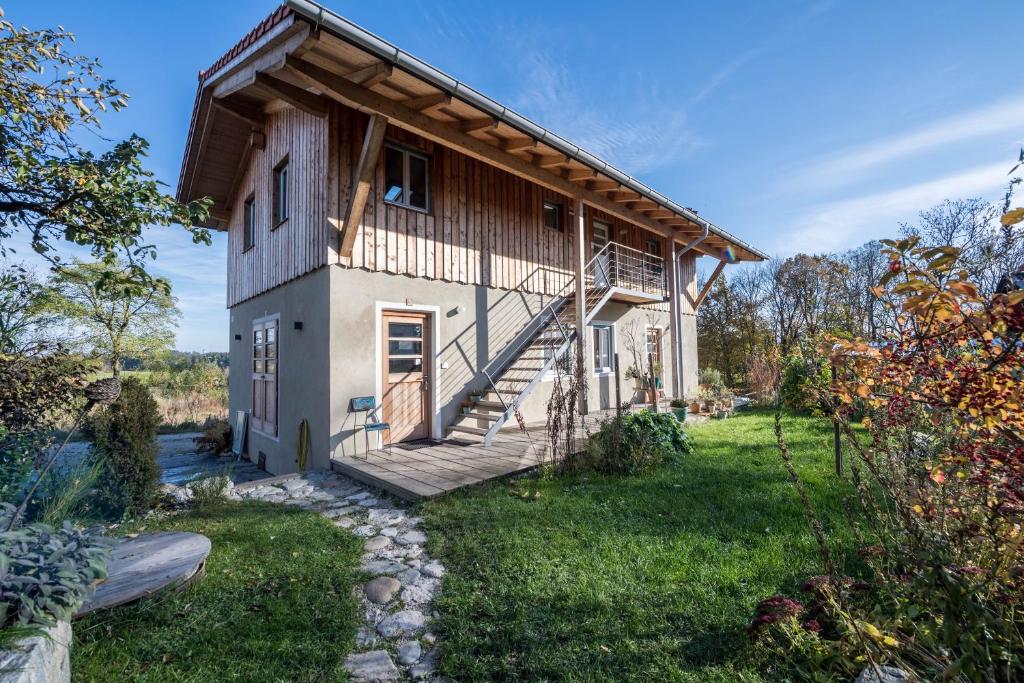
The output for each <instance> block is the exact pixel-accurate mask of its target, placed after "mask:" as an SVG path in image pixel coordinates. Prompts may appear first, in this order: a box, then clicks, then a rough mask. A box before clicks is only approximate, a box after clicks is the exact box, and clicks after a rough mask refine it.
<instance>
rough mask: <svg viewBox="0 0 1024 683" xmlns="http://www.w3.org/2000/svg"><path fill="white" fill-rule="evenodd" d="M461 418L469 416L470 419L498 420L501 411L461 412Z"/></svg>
mask: <svg viewBox="0 0 1024 683" xmlns="http://www.w3.org/2000/svg"><path fill="white" fill-rule="evenodd" d="M459 417H460V418H468V419H470V420H487V421H488V422H497V421H498V418H500V417H501V413H478V412H476V411H473V412H470V413H460V414H459Z"/></svg>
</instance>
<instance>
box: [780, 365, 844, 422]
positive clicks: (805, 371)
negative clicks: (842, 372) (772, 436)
mask: <svg viewBox="0 0 1024 683" xmlns="http://www.w3.org/2000/svg"><path fill="white" fill-rule="evenodd" d="M831 380H832V371H831V369H830V368H829V364H828V359H826V358H822V357H817V356H815V357H812V358H806V357H804V356H803V355H802V354H799V353H794V354H792V355H789V356H786V357H785V358H784V359H783V361H782V384H781V385H780V387H779V392H780V394H781V396H782V403H783V405H785V406H786V407H787V408H789V409H791V410H796V411H800V412H803V413H810V414H812V415H823V414H824V410H825V408H824V407H823V406H821V405H820V404H819V403H818V400H817V398H816V397H817V396H822V395H824V393H827V392H823V390H824V389H827V387H828V385H829V383H830V382H831Z"/></svg>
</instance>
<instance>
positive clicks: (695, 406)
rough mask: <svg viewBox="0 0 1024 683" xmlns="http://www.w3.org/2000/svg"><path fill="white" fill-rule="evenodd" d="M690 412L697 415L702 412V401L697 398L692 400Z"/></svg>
mask: <svg viewBox="0 0 1024 683" xmlns="http://www.w3.org/2000/svg"><path fill="white" fill-rule="evenodd" d="M690 412H691V413H693V414H694V415H696V414H697V413H699V412H700V400H699V399H697V398H691V399H690Z"/></svg>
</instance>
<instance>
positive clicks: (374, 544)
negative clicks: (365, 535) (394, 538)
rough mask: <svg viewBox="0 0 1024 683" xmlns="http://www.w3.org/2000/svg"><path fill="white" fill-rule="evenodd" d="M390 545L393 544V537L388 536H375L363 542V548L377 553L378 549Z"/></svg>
mask: <svg viewBox="0 0 1024 683" xmlns="http://www.w3.org/2000/svg"><path fill="white" fill-rule="evenodd" d="M389 545H391V539H390V538H388V537H387V536H374V537H373V538H371V539H370V540H368V541H367V542H366V543H364V544H363V549H364V550H365V551H366V552H368V553H375V552H377V551H378V550H384V548H387V547H388V546H389Z"/></svg>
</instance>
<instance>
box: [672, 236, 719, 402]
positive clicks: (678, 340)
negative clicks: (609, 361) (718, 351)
mask: <svg viewBox="0 0 1024 683" xmlns="http://www.w3.org/2000/svg"><path fill="white" fill-rule="evenodd" d="M701 222H702V223H703V224H704V232H703V233H702V234H701V235H698V236H697V237H696V238H695V239H694V240H693V241H692V242H690V243H689V244H687V245H686V246H685V247H683V249H682V251H679V252H678V253H676V255H675V258H673V259H672V268H673V273H674V277H673V278H672V280H673V282H675V285H676V291H675V292H673V293H672V297H673V299H674V304H675V305H674V306H673V307H672V310H674V311H675V314H674V315H673V316H672V326H673V327H674V328H675V334H673V335H672V350H673V353H674V354H675V358H676V368H677V369H678V371H677V373H676V398H682V399H685V398H686V397H685V396H684V393H685V390H686V386H685V383H684V382H683V377H684V374H685V373H684V367H683V366H684V360H683V314H682V311H681V310H680V309H681V307H682V306H681V304H682V300H681V299H682V286H681V283H680V281H679V271H680V263H681V262H682V257H683V255H685V254H687V253H688V252H691V251H693V250H694V249H695V248H696V247H697V245H699V244H700V243H701V242H703V241H704V240H706V239H707V238H708V234H709V232H710V231H709V230H708V224H707V222H706V221H701ZM694 314H696V311H694Z"/></svg>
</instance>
